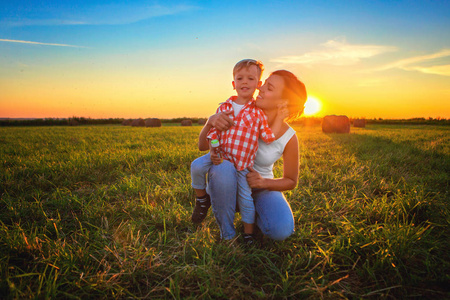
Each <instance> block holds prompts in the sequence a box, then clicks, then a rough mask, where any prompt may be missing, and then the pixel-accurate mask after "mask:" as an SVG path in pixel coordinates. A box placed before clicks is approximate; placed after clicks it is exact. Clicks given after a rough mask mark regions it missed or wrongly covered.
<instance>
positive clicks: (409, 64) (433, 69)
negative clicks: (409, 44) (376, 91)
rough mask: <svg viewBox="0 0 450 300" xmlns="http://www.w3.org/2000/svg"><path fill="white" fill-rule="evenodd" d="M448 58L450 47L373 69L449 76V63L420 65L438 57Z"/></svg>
mask: <svg viewBox="0 0 450 300" xmlns="http://www.w3.org/2000/svg"><path fill="white" fill-rule="evenodd" d="M444 57H449V58H450V49H444V50H441V51H439V52H436V53H432V54H428V55H421V56H415V57H409V58H405V59H401V60H398V61H396V62H393V63H390V64H387V65H384V66H382V67H380V68H377V69H375V70H374V71H385V70H389V69H402V70H406V71H418V72H422V73H426V74H435V75H443V76H450V65H448V64H447V65H434V66H427V67H425V66H420V64H424V63H430V62H431V63H432V61H433V60H435V59H438V58H444Z"/></svg>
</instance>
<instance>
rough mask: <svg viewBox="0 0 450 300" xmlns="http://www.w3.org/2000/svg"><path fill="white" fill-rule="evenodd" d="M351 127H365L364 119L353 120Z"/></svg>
mask: <svg viewBox="0 0 450 300" xmlns="http://www.w3.org/2000/svg"><path fill="white" fill-rule="evenodd" d="M353 127H360V128H364V127H366V120H365V119H355V120H353Z"/></svg>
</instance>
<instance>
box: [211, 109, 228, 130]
mask: <svg viewBox="0 0 450 300" xmlns="http://www.w3.org/2000/svg"><path fill="white" fill-rule="evenodd" d="M231 113H233V112H232V111H231V110H230V111H224V112H220V113H217V114H215V115H212V116H211V117H209V119H208V123H209V124H210V125H211V126H213V127H215V128H216V129H217V130H219V131H224V130H227V129H229V128H230V127H231V126H233V125H234V122H233V120H231V119H230V117H228V115H229V114H231Z"/></svg>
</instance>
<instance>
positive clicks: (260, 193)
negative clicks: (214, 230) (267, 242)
mask: <svg viewBox="0 0 450 300" xmlns="http://www.w3.org/2000/svg"><path fill="white" fill-rule="evenodd" d="M237 176H238V174H237V171H236V168H235V167H234V165H233V164H232V163H231V162H229V161H227V160H224V161H223V162H222V163H221V164H220V165H212V166H211V167H210V168H209V173H208V187H207V191H208V194H209V195H210V196H211V204H212V208H213V212H214V216H215V218H216V221H217V224H218V225H219V228H220V235H221V237H222V238H223V239H225V240H229V239H232V238H233V237H235V236H236V230H235V227H234V215H235V212H236V195H237V190H238V184H237V182H238V181H237ZM252 197H253V203H254V205H255V210H256V224H257V226H258V227H259V228H260V229H261V231H262V233H263V234H264V235H266V236H267V237H269V238H271V239H273V240H278V241H279V240H284V239H286V238H287V237H289V236H290V235H291V234H292V233H293V232H294V216H293V214H292V210H291V207H290V206H289V203H288V202H287V201H286V198H285V197H284V196H283V194H282V193H281V192H277V191H269V190H266V189H253V191H252Z"/></svg>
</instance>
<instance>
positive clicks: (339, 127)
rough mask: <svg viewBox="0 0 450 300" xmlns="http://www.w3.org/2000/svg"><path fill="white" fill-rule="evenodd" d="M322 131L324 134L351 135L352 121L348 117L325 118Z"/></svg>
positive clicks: (334, 116) (331, 116)
mask: <svg viewBox="0 0 450 300" xmlns="http://www.w3.org/2000/svg"><path fill="white" fill-rule="evenodd" d="M322 131H323V132H324V133H349V132H350V120H349V118H348V117H347V116H336V115H330V116H325V117H324V118H323V120H322Z"/></svg>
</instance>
